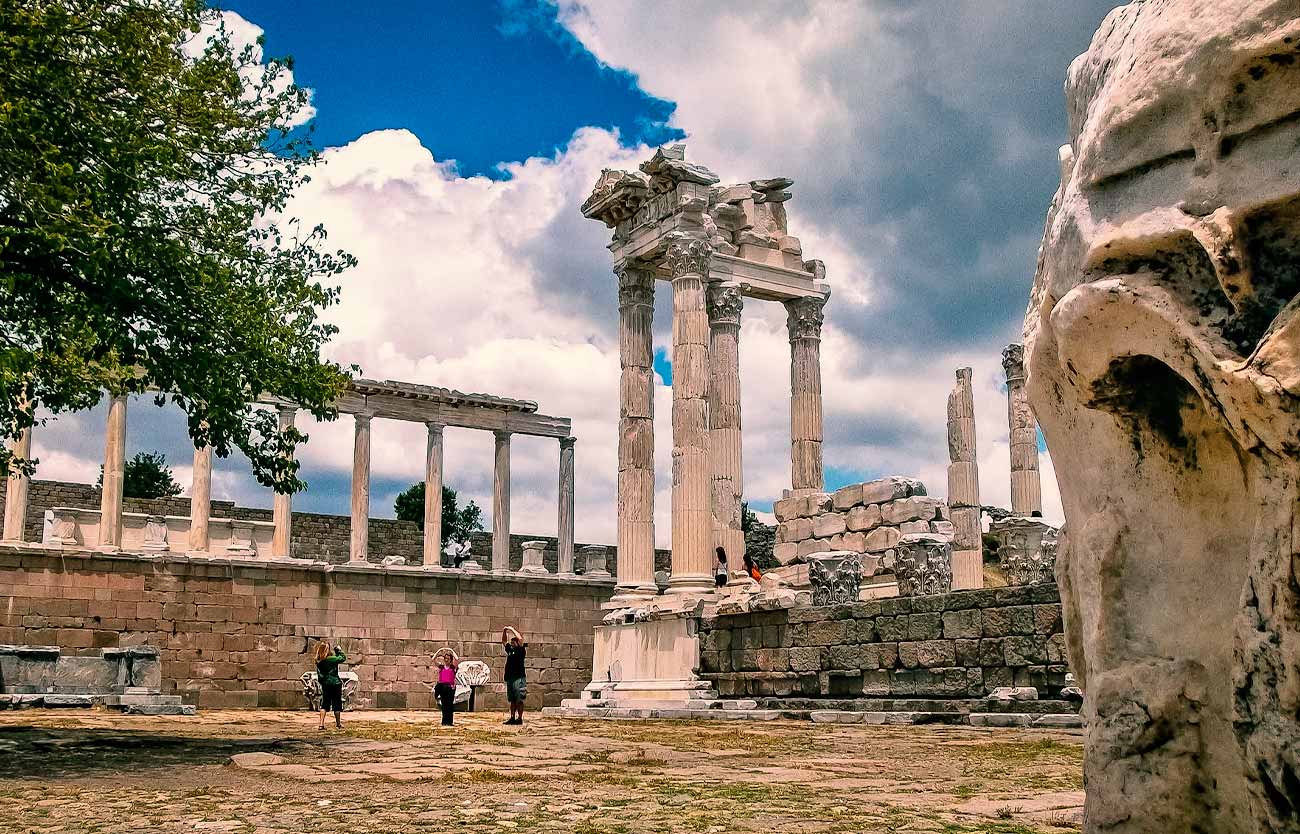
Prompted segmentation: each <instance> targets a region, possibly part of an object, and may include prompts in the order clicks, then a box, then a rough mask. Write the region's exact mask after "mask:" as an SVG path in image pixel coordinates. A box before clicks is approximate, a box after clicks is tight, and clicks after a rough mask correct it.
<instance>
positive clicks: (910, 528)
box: [898, 521, 930, 536]
mask: <svg viewBox="0 0 1300 834" xmlns="http://www.w3.org/2000/svg"><path fill="white" fill-rule="evenodd" d="M898 532H900V533H902V534H903V535H905V536H906V535H907V534H908V533H927V534H928V533H929V532H930V522H928V521H904V522H903V523H902V524H900V525H898Z"/></svg>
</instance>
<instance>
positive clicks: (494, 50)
mask: <svg viewBox="0 0 1300 834" xmlns="http://www.w3.org/2000/svg"><path fill="white" fill-rule="evenodd" d="M311 5H312V10H311V13H310V14H306V13H304V10H303V7H302V6H301V5H300V4H298V3H287V2H284V0H226V2H224V3H222V4H221V7H222V8H225V9H229V10H231V11H235V12H237V13H239V14H240V15H241V16H243V17H244V18H245V19H247V20H250V21H252V22H254V23H256V24H257V25H259V26H261V27H262V28H263V29H265V30H266V50H267V54H269V55H275V56H285V55H288V56H292V58H293V59H294V76H295V79H296V80H297V82H298V83H299V84H300V85H303V86H307V87H311V88H313V89H314V90H315V96H314V103H315V105H316V110H317V117H316V119H315V134H314V136H315V141H316V143H317V144H318V145H320V146H323V147H332V146H337V145H343V144H345V143H347V142H350V141H352V140H354V139H356V138H357V137H358V136H361V135H362V134H364V133H368V132H370V131H372V130H379V129H383V128H406V129H407V130H410V131H411V132H412V133H414V134H415V135H416V136H418V137H419V138H420V140H421V142H423V144H424V146H425V147H426V148H428V149H429V150H430V151H432V152H433V155H434V157H435V158H436V159H439V160H447V159H455V160H456V162H457V164H458V168H459V170H460V172H461V173H462V174H465V175H471V174H483V175H486V176H500V175H501V174H500V172H499V171H498V169H497V165H498V163H500V162H502V161H509V160H518V159H527V158H528V157H531V156H538V155H543V156H545V155H549V154H551V153H552V152H554V150H555V149H556V148H558V147H561V146H563V145H564V144H565V143H567V142H568V140H569V137H570V136H572V135H573V131H574V130H575V129H577V128H578V127H581V126H584V125H591V126H596V127H604V128H609V129H615V130H617V131H618V132H619V134H620V136H622V137H623V139H624V141H625V142H627V143H628V144H630V145H636V144H638V143H641V142H644V143H646V144H651V145H654V144H660V143H663V142H667V141H669V140H671V139H674V138H677V137H679V136H681V132H680V131H678V130H674V129H670V128H667V127H665V122H666V121H667V119H668V117H669V116H670V115H671V114H672V110H673V105H672V103H671V102H667V101H663V100H661V99H657V98H653V97H651V96H648V95H646V94H645V93H643V92H642V91H641V90H640V89H639V88H638V87H637V86H636V80H635V79H634V78H633V77H632V76H630V75H629V74H628V73H626V72H621V71H618V70H613V69H608V68H602V67H601V66H600V65H599V63H598V62H597V61H596V60H595V59H594V58H593V57H592V55H591V53H589V52H587V51H586V50H584V49H583V48H582V47H581V45H579V44H578V43H577V42H576V41H575V40H574V39H573V38H572V37H569V36H566V34H565V33H564V31H563V30H562V29H559V28H558V27H546V26H538V25H532V18H533V16H532V15H526V14H525V12H526V11H528V10H530V9H531V8H532V7H531V6H528V5H524V4H518V3H513V4H509V5H507V4H504V3H501V2H492V0H473V2H465V0H460V2H447V0H439V1H436V2H420V0H390V2H384V3H353V2H346V3H345V2H342V0H324V1H323V2H316V3H313V4H311Z"/></svg>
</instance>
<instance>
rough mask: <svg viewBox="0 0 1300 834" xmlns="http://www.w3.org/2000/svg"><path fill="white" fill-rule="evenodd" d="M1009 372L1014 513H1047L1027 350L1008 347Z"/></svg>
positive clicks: (1005, 354)
mask: <svg viewBox="0 0 1300 834" xmlns="http://www.w3.org/2000/svg"><path fill="white" fill-rule="evenodd" d="M1002 369H1003V370H1004V371H1006V373H1007V426H1008V428H1009V429H1010V432H1011V511H1012V512H1013V513H1015V514H1016V515H1026V516H1041V515H1042V514H1043V487H1042V482H1041V481H1040V480H1039V475H1038V423H1037V422H1036V421H1035V420H1034V411H1033V409H1032V408H1030V407H1029V395H1028V394H1027V393H1026V392H1025V349H1024V348H1023V347H1022V346H1020V345H1007V348H1006V350H1004V351H1002Z"/></svg>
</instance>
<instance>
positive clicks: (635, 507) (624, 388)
mask: <svg viewBox="0 0 1300 834" xmlns="http://www.w3.org/2000/svg"><path fill="white" fill-rule="evenodd" d="M616 272H618V313H619V340H618V341H619V367H620V373H619V406H618V564H617V567H616V568H615V572H616V573H617V574H618V586H617V589H616V595H617V596H620V597H628V596H644V595H646V594H655V593H657V592H658V587H657V586H656V585H655V576H654V574H655V524H654V511H655V439H654V390H655V385H654V367H653V364H654V343H653V334H652V328H653V326H654V298H655V291H654V285H655V277H654V274H653V273H651V272H649V271H647V270H642V269H634V268H631V267H623V268H620V269H618V270H616Z"/></svg>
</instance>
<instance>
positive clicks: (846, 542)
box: [836, 533, 867, 568]
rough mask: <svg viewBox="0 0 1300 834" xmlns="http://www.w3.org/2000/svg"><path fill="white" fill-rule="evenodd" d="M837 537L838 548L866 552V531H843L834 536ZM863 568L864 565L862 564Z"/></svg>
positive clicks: (851, 551)
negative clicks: (841, 533)
mask: <svg viewBox="0 0 1300 834" xmlns="http://www.w3.org/2000/svg"><path fill="white" fill-rule="evenodd" d="M836 538H837V539H839V543H840V544H839V549H840V550H844V551H847V552H849V553H866V552H867V534H866V533H844V534H843V535H840V536H836ZM864 568H865V566H864Z"/></svg>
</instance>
